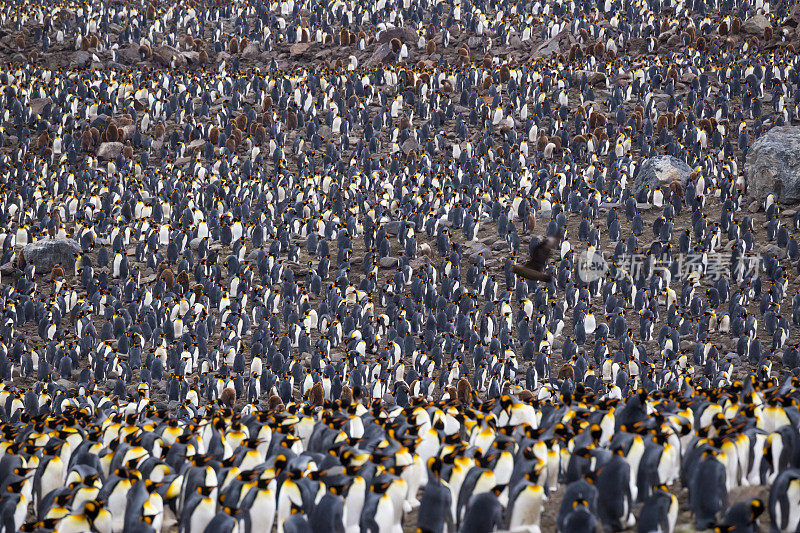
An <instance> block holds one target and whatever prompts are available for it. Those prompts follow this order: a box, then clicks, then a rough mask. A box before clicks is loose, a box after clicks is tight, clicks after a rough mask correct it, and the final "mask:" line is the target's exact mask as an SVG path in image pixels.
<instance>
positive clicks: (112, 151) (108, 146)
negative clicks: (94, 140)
mask: <svg viewBox="0 0 800 533" xmlns="http://www.w3.org/2000/svg"><path fill="white" fill-rule="evenodd" d="M122 148H123V145H122V143H120V142H113V143H102V144H100V146H98V147H97V157H98V158H99V159H105V160H111V159H116V158H117V157H118V156H119V154H121V153H122Z"/></svg>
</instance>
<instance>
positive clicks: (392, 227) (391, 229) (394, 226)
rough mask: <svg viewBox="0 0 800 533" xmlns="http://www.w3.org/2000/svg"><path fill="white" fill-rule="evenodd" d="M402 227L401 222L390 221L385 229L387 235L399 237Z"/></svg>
mask: <svg viewBox="0 0 800 533" xmlns="http://www.w3.org/2000/svg"><path fill="white" fill-rule="evenodd" d="M400 225H401V223H400V221H399V220H390V221H389V222H387V223H386V224H385V225H384V226H383V229H384V230H386V234H387V235H397V234H398V233H400Z"/></svg>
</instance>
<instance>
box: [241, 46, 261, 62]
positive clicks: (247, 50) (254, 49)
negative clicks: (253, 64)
mask: <svg viewBox="0 0 800 533" xmlns="http://www.w3.org/2000/svg"><path fill="white" fill-rule="evenodd" d="M260 53H261V49H260V47H259V46H258V43H250V44H248V45H247V46H245V47H244V50H243V51H242V57H247V58H251V59H252V58H256V57H258V55H259V54H260Z"/></svg>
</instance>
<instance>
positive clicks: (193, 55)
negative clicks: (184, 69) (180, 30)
mask: <svg viewBox="0 0 800 533" xmlns="http://www.w3.org/2000/svg"><path fill="white" fill-rule="evenodd" d="M181 56H182V57H183V59H185V60H186V64H187V65H197V64H198V63H200V52H195V51H194V50H189V51H187V52H181Z"/></svg>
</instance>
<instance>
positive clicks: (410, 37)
mask: <svg viewBox="0 0 800 533" xmlns="http://www.w3.org/2000/svg"><path fill="white" fill-rule="evenodd" d="M395 37H396V38H398V39H400V42H401V43H415V42H417V32H416V31H414V30H413V29H412V28H404V27H400V28H391V29H388V30H383V31H382V32H380V33H379V34H378V42H379V43H381V44H384V43H388V42H389V41H391V40H392V39H394V38H395Z"/></svg>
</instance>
